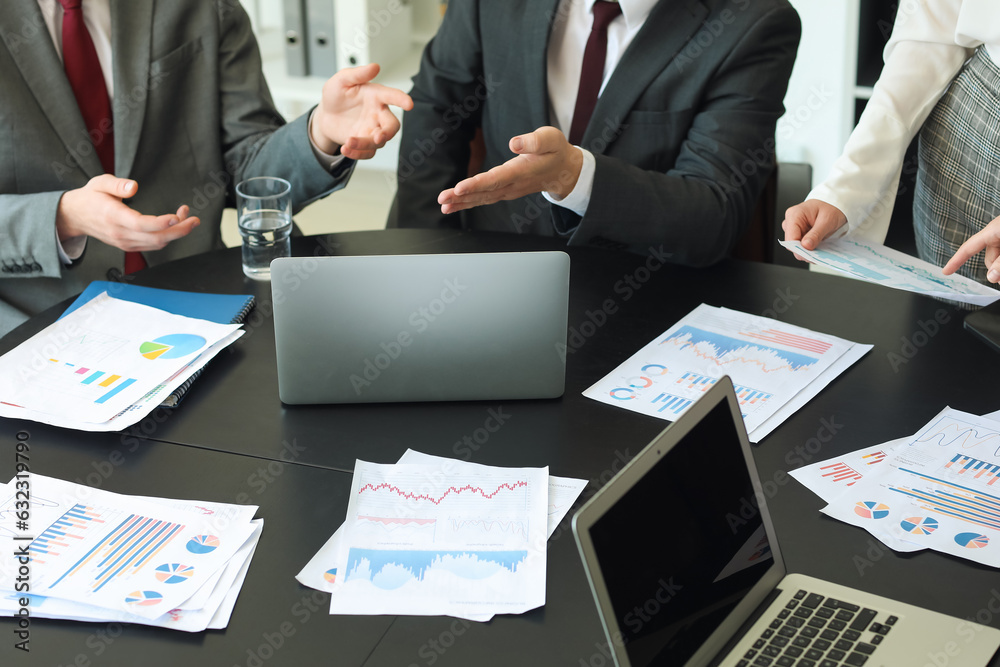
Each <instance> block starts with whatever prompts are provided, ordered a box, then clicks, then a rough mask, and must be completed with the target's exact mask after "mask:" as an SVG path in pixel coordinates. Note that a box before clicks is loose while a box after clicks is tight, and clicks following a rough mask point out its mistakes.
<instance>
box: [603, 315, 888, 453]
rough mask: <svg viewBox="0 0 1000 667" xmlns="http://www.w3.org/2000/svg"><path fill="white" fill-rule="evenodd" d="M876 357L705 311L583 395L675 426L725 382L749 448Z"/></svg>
mask: <svg viewBox="0 0 1000 667" xmlns="http://www.w3.org/2000/svg"><path fill="white" fill-rule="evenodd" d="M871 349H872V346H871V345H860V344H858V343H852V342H851V341H849V340H844V339H843V338H836V337H834V336H827V335H825V334H821V333H816V332H815V331H810V330H809V329H803V328H802V327H796V326H792V325H791V324H784V323H782V322H778V321H777V320H772V319H769V318H766V317H757V316H755V315H747V314H745V313H740V312H738V311H735V310H729V309H726V308H714V307H712V306H707V305H705V304H701V305H700V306H698V307H697V308H695V309H694V310H693V311H691V313H689V314H688V315H687V316H686V317H684V318H683V319H682V320H681V321H680V322H678V323H677V324H675V325H674V326H672V327H670V328H669V329H667V331H666V332H665V333H663V334H662V335H660V336H657V338H656V339H655V340H653V341H652V342H651V343H649V345H647V346H646V347H644V348H642V349H641V350H639V352H638V353H636V354H635V355H634V356H632V357H631V358H630V359H628V360H627V361H626V362H625V363H623V364H622V365H620V366H619V367H618V368H616V369H615V370H614V371H612V372H611V373H610V374H609V375H607V376H606V377H604V378H603V379H602V380H600V381H599V382H597V383H596V384H595V385H594V386H592V387H590V388H589V389H587V390H586V391H585V392H583V395H584V396H587V397H588V398H592V399H594V400H595V401H600V402H601V403H607V404H608V405H615V406H618V407H622V408H626V409H628V410H633V411H635V412H641V413H642V414H645V415H649V416H651V417H659V418H660V419H667V420H670V421H673V420H675V419H677V418H678V417H679V416H681V415H682V414H684V412H686V411H687V409H688V408H690V407H691V405H693V404H694V402H695V401H696V400H698V398H699V397H700V396H701V395H702V394H703V393H704V392H705V391H707V390H708V388H709V387H711V386H712V385H713V384H715V383H716V382H717V381H718V379H719V378H720V377H722V376H723V375H728V376H729V377H730V378H731V379H732V381H733V384H734V385H735V386H736V396H737V398H739V402H740V407H741V410H742V413H743V421H744V423H745V424H746V429H747V433H748V434H749V436H750V441H751V442H760V439H761V438H763V437H764V436H765V435H767V434H768V433H770V432H771V431H772V430H774V429H775V428H776V427H777V426H778V425H779V424H780V423H781V422H783V421H784V420H785V419H787V418H788V417H789V416H791V415H792V414H793V413H794V412H795V411H796V410H798V409H799V408H800V407H802V406H803V405H805V404H806V403H807V402H808V401H809V400H810V399H812V397H813V396H815V395H816V394H818V393H819V392H820V391H822V389H823V387H825V386H826V385H827V384H829V383H830V382H831V381H832V380H833V379H834V378H835V377H837V376H838V375H840V374H841V373H842V372H843V371H845V370H846V369H847V368H848V367H849V366H850V365H851V364H853V363H854V362H855V361H857V360H858V359H860V358H861V357H862V356H864V355H865V354H866V353H867V352H868V351H869V350H871Z"/></svg>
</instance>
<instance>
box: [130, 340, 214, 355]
mask: <svg viewBox="0 0 1000 667" xmlns="http://www.w3.org/2000/svg"><path fill="white" fill-rule="evenodd" d="M206 342H207V341H206V340H205V339H204V338H202V337H201V336H197V335H195V334H168V335H166V336H160V337H159V338H157V339H155V340H153V341H146V342H145V343H142V344H141V345H139V354H141V355H142V356H144V357H146V358H147V359H179V358H181V357H186V356H187V355H189V354H192V353H194V352H197V351H198V350H200V349H201V348H203V347H205V343H206Z"/></svg>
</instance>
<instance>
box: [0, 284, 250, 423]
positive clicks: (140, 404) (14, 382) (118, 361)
mask: <svg viewBox="0 0 1000 667" xmlns="http://www.w3.org/2000/svg"><path fill="white" fill-rule="evenodd" d="M242 335H243V332H242V331H241V330H240V328H239V325H237V324H216V323H214V322H209V321H207V320H198V319H193V318H190V317H183V316H180V315H174V314H171V313H167V312H165V311H162V310H159V309H156V308H151V307H149V306H144V305H141V304H138V303H131V302H129V301H121V300H119V299H113V298H111V297H109V296H108V295H107V293H104V294H102V295H101V296H98V297H95V298H94V299H92V300H91V301H89V302H87V303H86V304H84V305H83V306H81V307H80V308H78V309H77V310H75V311H73V312H72V313H70V314H69V315H67V316H66V317H64V318H62V319H60V320H58V321H56V322H54V323H53V324H51V325H50V326H48V327H46V328H45V329H43V330H42V331H40V332H39V333H37V334H36V335H34V336H32V337H31V338H29V339H28V340H26V341H25V342H23V343H21V344H20V345H18V346H17V347H16V348H14V349H13V350H11V351H10V352H8V353H7V354H5V355H3V356H2V357H0V416H3V417H14V418H18V419H31V420H34V421H39V422H42V423H45V424H52V425H53V426H63V427H67V428H75V429H80V430H84V431H117V430H121V429H124V428H127V427H129V426H131V425H132V424H135V423H136V422H138V421H139V420H141V419H142V418H143V417H145V416H146V415H147V414H149V413H150V412H151V411H153V410H154V409H155V408H156V407H157V406H158V405H159V404H160V403H161V402H162V401H163V399H164V398H166V397H167V396H169V395H170V393H171V392H172V391H173V390H174V389H176V388H177V387H179V386H181V385H182V384H183V383H184V382H185V381H186V380H187V379H188V378H190V377H191V376H192V375H194V374H195V373H197V372H198V371H199V370H200V369H201V368H202V367H203V366H204V365H205V364H206V363H208V361H209V360H210V359H211V358H212V357H214V356H215V355H216V354H218V352H219V351H220V350H222V349H223V348H224V347H226V346H227V345H229V344H230V343H232V342H233V341H235V340H236V339H237V338H239V337H240V336H242Z"/></svg>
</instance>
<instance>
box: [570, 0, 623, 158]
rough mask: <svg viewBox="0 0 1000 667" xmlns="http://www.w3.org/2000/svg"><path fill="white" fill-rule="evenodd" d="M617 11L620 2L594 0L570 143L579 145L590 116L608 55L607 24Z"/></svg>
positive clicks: (599, 90)
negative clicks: (591, 24)
mask: <svg viewBox="0 0 1000 667" xmlns="http://www.w3.org/2000/svg"><path fill="white" fill-rule="evenodd" d="M621 13H622V8H621V5H619V4H618V3H617V2H607V1H606V0H597V2H595V3H594V24H593V26H591V28H590V38H589V39H587V48H586V49H584V51H583V68H582V70H581V71H580V87H579V89H577V93H576V108H575V109H574V110H573V124H572V125H571V126H570V130H569V142H570V143H571V144H574V145H579V144H580V141H581V140H582V139H583V133H584V131H585V130H586V129H587V124H588V123H589V122H590V117H591V116H592V115H593V114H594V107H595V106H597V96H598V94H599V93H600V92H601V82H603V81H604V61H605V60H606V59H607V55H608V25H609V24H610V23H611V22H612V21H613V20H615V18H616V17H617V16H618V15H619V14H621Z"/></svg>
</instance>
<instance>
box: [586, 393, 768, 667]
mask: <svg viewBox="0 0 1000 667" xmlns="http://www.w3.org/2000/svg"><path fill="white" fill-rule="evenodd" d="M668 433H669V431H668ZM654 444H655V443H654ZM754 498H755V496H754V491H753V486H752V483H751V480H750V475H749V472H748V471H747V467H746V464H745V462H744V458H743V452H742V450H741V447H740V439H739V435H738V433H737V431H736V427H735V424H734V422H733V417H732V415H731V413H730V408H729V405H728V404H727V402H726V401H721V402H719V403H718V404H717V405H716V406H715V407H714V408H713V409H712V410H711V411H710V412H709V413H708V414H707V415H706V416H705V417H704V418H703V419H702V420H701V421H700V422H699V423H698V424H696V425H694V427H693V428H692V429H691V430H690V431H689V432H688V433H687V435H685V436H684V437H683V438H682V439H681V440H680V441H679V442H678V443H677V444H676V445H675V446H674V448H673V449H672V450H670V451H669V452H668V453H667V454H665V455H663V456H662V457H661V458H660V459H659V461H657V462H656V463H655V464H653V466H652V468H651V469H650V470H649V471H648V472H647V473H646V474H645V475H644V476H643V477H642V478H641V479H640V480H638V481H637V482H636V483H635V484H634V485H633V486H632V488H630V489H629V490H628V491H627V492H626V493H625V495H624V496H622V497H621V498H620V499H619V500H618V501H617V502H616V503H615V504H614V506H612V507H611V508H610V509H609V510H608V511H607V512H606V513H605V514H604V515H603V516H602V517H600V518H599V519H598V520H597V521H596V522H595V523H594V524H593V526H592V527H591V529H590V537H591V539H592V541H593V545H594V551H595V553H596V555H597V560H598V562H599V564H600V569H601V573H602V575H603V576H604V580H605V584H606V586H607V590H608V593H609V595H610V600H611V604H612V607H613V608H614V612H615V620H616V622H617V624H618V630H619V631H620V632H621V634H622V638H623V641H624V643H625V649H626V652H627V653H628V657H629V661H630V662H631V664H632V665H633V667H646V666H647V665H653V666H659V665H683V664H684V663H685V662H687V660H688V659H689V658H690V657H691V656H692V655H693V654H694V653H695V652H696V651H697V650H698V649H699V648H700V647H701V646H702V644H703V643H704V642H705V640H706V639H707V638H708V637H709V635H711V634H712V632H713V631H715V630H716V629H717V628H718V626H719V624H720V623H721V622H722V621H723V620H724V619H725V618H726V616H727V615H728V614H729V613H730V612H731V611H732V610H733V608H734V607H735V606H736V604H737V603H738V602H740V601H741V600H742V599H743V597H744V596H745V595H746V594H747V593H748V592H749V590H750V589H751V588H752V587H753V586H754V585H755V584H756V583H757V582H758V581H760V579H761V577H763V576H764V574H765V573H766V572H767V570H768V568H769V567H770V566H771V565H772V558H771V554H770V547H769V546H768V540H767V536H766V534H765V530H764V524H763V521H762V519H761V516H760V512H759V511H758V510H757V509H756V504H755V501H754ZM609 621H610V619H609ZM609 625H610V623H609ZM612 632H613V628H612Z"/></svg>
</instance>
